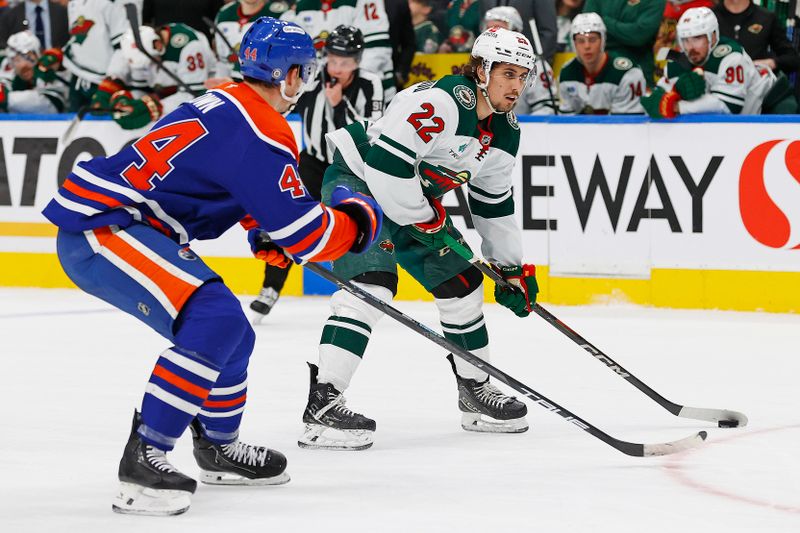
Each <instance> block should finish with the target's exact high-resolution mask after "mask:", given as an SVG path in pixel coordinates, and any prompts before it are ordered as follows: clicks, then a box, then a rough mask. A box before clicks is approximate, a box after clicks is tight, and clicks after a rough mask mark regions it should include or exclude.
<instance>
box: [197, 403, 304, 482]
mask: <svg viewBox="0 0 800 533" xmlns="http://www.w3.org/2000/svg"><path fill="white" fill-rule="evenodd" d="M189 427H190V428H191V430H192V443H193V444H194V458H195V460H196V461H197V464H198V465H199V466H200V481H202V482H203V483H207V484H209V485H283V484H284V483H288V482H289V479H290V478H289V474H287V473H286V472H285V470H286V456H285V455H283V454H282V453H281V452H278V451H275V450H270V449H269V448H266V447H264V446H253V445H251V444H245V443H243V442H241V441H239V440H235V441H233V442H231V443H230V444H215V443H213V442H211V441H210V440H208V439H206V438H205V435H204V433H203V427H202V426H201V425H200V421H199V420H197V419H196V418H195V419H194V420H192V424H191V425H190V426H189Z"/></svg>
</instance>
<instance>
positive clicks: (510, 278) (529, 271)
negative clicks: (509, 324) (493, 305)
mask: <svg viewBox="0 0 800 533" xmlns="http://www.w3.org/2000/svg"><path fill="white" fill-rule="evenodd" d="M496 268H497V271H498V272H499V273H500V275H501V276H503V279H504V280H506V281H507V282H508V283H510V284H511V285H513V286H514V288H515V289H516V290H512V289H510V288H507V287H501V286H500V285H495V286H494V299H495V300H497V303H499V304H500V305H502V306H504V307H508V308H509V309H511V310H512V311H513V312H514V314H515V315H517V316H518V317H526V316H528V315H529V314H531V309H532V308H533V304H535V303H536V295H537V294H538V293H539V284H538V283H536V267H535V266H533V265H512V266H502V265H498V266H497V267H496Z"/></svg>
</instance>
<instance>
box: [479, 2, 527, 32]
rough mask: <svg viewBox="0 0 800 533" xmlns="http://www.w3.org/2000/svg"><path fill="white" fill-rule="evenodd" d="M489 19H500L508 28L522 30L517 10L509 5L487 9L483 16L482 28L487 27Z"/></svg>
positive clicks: (520, 18)
mask: <svg viewBox="0 0 800 533" xmlns="http://www.w3.org/2000/svg"><path fill="white" fill-rule="evenodd" d="M490 20H502V21H503V22H505V23H506V24H508V29H509V30H511V31H519V32H521V31H522V17H521V16H520V15H519V11H517V10H516V8H513V7H511V6H497V7H493V8H492V9H490V10H489V11H487V12H486V15H484V16H483V28H484V29H486V28H487V27H488V23H489V21H490Z"/></svg>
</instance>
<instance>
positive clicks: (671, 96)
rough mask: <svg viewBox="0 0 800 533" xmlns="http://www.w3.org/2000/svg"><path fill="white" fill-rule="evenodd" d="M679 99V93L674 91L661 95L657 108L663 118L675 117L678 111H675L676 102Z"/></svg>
mask: <svg viewBox="0 0 800 533" xmlns="http://www.w3.org/2000/svg"><path fill="white" fill-rule="evenodd" d="M680 100H681V95H679V94H678V93H676V92H668V93H666V94H665V95H664V96H662V97H661V102H660V103H659V106H658V110H659V112H660V113H661V116H662V117H664V118H675V117H676V116H677V115H678V113H677V112H676V111H675V107H676V104H677V103H678V102H679V101H680Z"/></svg>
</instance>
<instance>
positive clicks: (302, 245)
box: [286, 209, 329, 255]
mask: <svg viewBox="0 0 800 533" xmlns="http://www.w3.org/2000/svg"><path fill="white" fill-rule="evenodd" d="M328 219H329V217H328V210H327V209H323V211H322V220H321V221H320V224H319V227H318V228H317V229H315V230H314V231H312V232H311V233H309V234H308V235H307V236H306V237H304V238H303V239H302V240H300V241H299V242H297V243H295V244H292V245H291V246H286V251H287V252H289V253H290V254H292V255H298V254H300V253H301V252H302V251H304V250H306V249H307V248H308V247H310V246H311V245H312V244H313V243H315V242H316V241H318V240H319V238H320V237H322V235H323V234H324V233H325V231H326V230H327V229H328V226H329V224H328Z"/></svg>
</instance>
